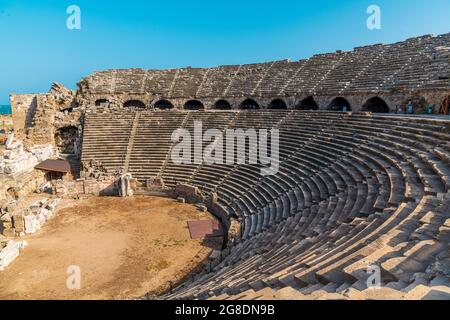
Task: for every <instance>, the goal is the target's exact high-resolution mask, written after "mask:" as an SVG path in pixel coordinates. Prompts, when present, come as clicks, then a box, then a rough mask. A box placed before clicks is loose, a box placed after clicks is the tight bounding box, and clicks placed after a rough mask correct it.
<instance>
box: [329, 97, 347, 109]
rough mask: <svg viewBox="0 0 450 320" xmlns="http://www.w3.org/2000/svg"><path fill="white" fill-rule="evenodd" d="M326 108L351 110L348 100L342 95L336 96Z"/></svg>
mask: <svg viewBox="0 0 450 320" xmlns="http://www.w3.org/2000/svg"><path fill="white" fill-rule="evenodd" d="M328 110H331V111H352V107H351V106H350V102H348V101H347V99H345V98H342V97H337V98H335V99H334V100H333V101H331V103H330V104H329V105H328Z"/></svg>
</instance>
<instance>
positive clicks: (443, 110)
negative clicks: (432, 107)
mask: <svg viewBox="0 0 450 320" xmlns="http://www.w3.org/2000/svg"><path fill="white" fill-rule="evenodd" d="M439 113H440V114H446V115H448V114H450V95H449V96H447V97H445V98H444V101H442V104H441V107H440V109H439Z"/></svg>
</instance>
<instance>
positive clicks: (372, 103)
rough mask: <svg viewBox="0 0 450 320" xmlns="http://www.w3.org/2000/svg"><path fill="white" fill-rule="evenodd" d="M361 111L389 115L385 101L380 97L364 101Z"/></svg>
mask: <svg viewBox="0 0 450 320" xmlns="http://www.w3.org/2000/svg"><path fill="white" fill-rule="evenodd" d="M362 111H370V112H373V113H389V106H388V105H387V103H386V101H384V100H383V99H382V98H380V97H373V98H370V99H368V100H367V101H366V103H364V104H363V106H362Z"/></svg>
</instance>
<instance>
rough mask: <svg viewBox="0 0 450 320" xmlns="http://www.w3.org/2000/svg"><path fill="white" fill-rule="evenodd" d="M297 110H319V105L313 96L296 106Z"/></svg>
mask: <svg viewBox="0 0 450 320" xmlns="http://www.w3.org/2000/svg"><path fill="white" fill-rule="evenodd" d="M295 109H297V110H318V109H319V106H318V105H317V102H316V101H315V100H314V98H313V97H312V96H310V97H308V98H305V99H303V100H302V101H300V103H299V104H298V105H296V106H295Z"/></svg>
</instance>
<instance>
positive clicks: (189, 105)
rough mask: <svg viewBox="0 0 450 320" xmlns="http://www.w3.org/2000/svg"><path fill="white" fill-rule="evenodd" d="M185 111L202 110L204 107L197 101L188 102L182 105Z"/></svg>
mask: <svg viewBox="0 0 450 320" xmlns="http://www.w3.org/2000/svg"><path fill="white" fill-rule="evenodd" d="M184 109H185V110H203V109H205V106H204V105H203V103H201V102H200V101H198V100H189V101H187V102H186V103H185V104H184Z"/></svg>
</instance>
